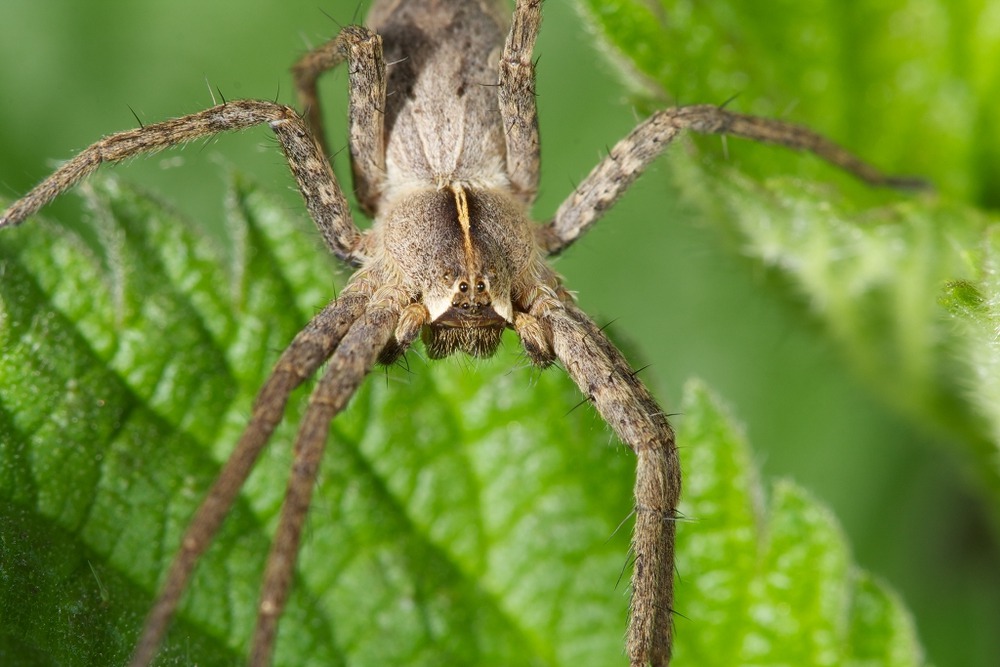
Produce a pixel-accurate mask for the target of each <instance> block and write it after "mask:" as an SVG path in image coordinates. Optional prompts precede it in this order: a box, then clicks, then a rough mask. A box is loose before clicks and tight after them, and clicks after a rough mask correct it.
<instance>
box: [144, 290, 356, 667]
mask: <svg viewBox="0 0 1000 667" xmlns="http://www.w3.org/2000/svg"><path fill="white" fill-rule="evenodd" d="M371 292H372V290H371V289H370V287H369V285H368V284H367V283H366V282H363V281H357V282H352V283H351V284H350V285H348V287H347V288H345V289H344V291H343V292H342V293H341V295H340V297H339V298H338V299H337V300H335V301H333V302H332V303H330V304H329V305H328V306H326V308H324V309H323V310H322V311H320V312H319V314H318V315H316V316H315V317H314V318H313V319H312V321H311V322H309V324H308V325H306V327H305V329H303V330H302V331H301V332H300V333H299V334H298V335H297V336H296V337H295V339H294V340H293V341H292V343H291V344H290V345H289V346H288V348H287V349H286V350H285V352H284V353H283V354H282V355H281V358H280V359H278V362H277V364H276V365H275V367H274V371H273V372H272V373H271V376H270V377H269V378H268V379H267V382H266V383H265V384H264V386H263V388H261V390H260V393H259V394H258V395H257V400H256V402H255V403H254V407H253V411H252V413H251V415H250V421H249V423H248V424H247V427H246V429H245V430H244V431H243V435H242V437H241V438H240V441H239V443H238V444H237V445H236V448H235V449H234V450H233V453H232V454H231V455H230V457H229V460H228V461H226V464H225V465H224V466H223V468H222V471H221V472H220V473H219V476H218V478H217V479H216V480H215V483H214V484H213V485H212V488H211V490H210V491H209V492H208V495H207V496H206V497H205V500H203V501H202V504H201V506H200V507H199V508H198V511H197V512H196V513H195V515H194V518H193V519H192V520H191V523H190V525H189V526H188V528H187V531H186V532H185V533H184V538H183V539H182V540H181V545H180V549H179V550H178V552H177V555H176V556H175V557H174V561H173V563H172V564H171V566H170V571H169V572H168V574H167V578H166V581H164V582H163V586H162V588H161V590H160V594H159V596H158V597H157V599H156V603H155V605H154V606H153V608H152V609H151V610H150V612H149V615H148V616H147V617H146V623H145V626H144V628H143V631H142V635H141V636H140V638H139V641H138V642H137V643H136V647H135V651H134V653H133V655H132V660H131V662H130V665H131V667H145V666H146V665H148V664H149V663H150V662H151V661H152V659H153V656H154V655H155V654H156V650H157V648H158V647H159V645H160V642H161V640H162V639H163V636H164V634H165V633H166V631H167V627H168V626H169V624H170V619H171V617H172V616H173V614H174V610H175V609H176V608H177V603H178V601H179V600H180V597H181V594H182V593H183V592H184V589H185V587H186V586H187V583H188V580H189V579H190V577H191V573H192V572H193V571H194V568H195V565H196V564H197V562H198V559H199V558H200V557H201V555H202V553H204V551H205V549H207V548H208V545H209V544H210V543H211V541H212V538H213V537H214V536H215V533H216V532H217V531H218V529H219V526H220V525H221V524H222V521H223V519H224V518H225V517H226V515H227V514H228V513H229V509H230V507H231V506H232V504H233V502H234V501H235V500H236V496H237V495H238V494H239V492H240V489H241V488H242V487H243V484H244V482H246V479H247V477H249V475H250V471H251V470H252V469H253V466H254V464H255V463H256V461H257V458H258V457H259V456H260V453H261V451H263V449H264V446H265V445H266V444H267V441H268V440H269V439H270V437H271V434H272V433H273V432H274V429H275V428H276V427H277V425H278V423H279V422H280V421H281V418H282V415H283V414H284V412H285V405H286V403H287V402H288V397H289V395H290V394H291V393H292V391H293V390H294V389H295V388H296V387H298V386H299V385H300V384H302V383H303V382H304V381H305V380H306V379H308V378H310V377H312V375H313V373H315V372H316V369H317V368H319V367H320V365H321V364H322V363H323V362H325V361H326V360H327V359H328V358H329V357H330V355H331V354H332V353H333V351H334V350H335V349H337V347H338V344H340V343H341V341H342V340H343V339H344V338H345V334H347V333H348V330H349V329H350V327H351V325H352V324H354V323H355V322H356V321H357V320H358V318H359V317H361V316H362V314H363V313H364V312H365V309H366V306H367V304H368V301H369V296H370V295H371Z"/></svg>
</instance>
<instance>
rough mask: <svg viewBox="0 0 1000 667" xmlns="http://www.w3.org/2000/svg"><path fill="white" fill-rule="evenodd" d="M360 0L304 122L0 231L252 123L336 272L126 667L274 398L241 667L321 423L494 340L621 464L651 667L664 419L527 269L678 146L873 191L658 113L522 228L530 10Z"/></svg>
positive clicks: (310, 73)
mask: <svg viewBox="0 0 1000 667" xmlns="http://www.w3.org/2000/svg"><path fill="white" fill-rule="evenodd" d="M508 12H509V10H508V7H507V0H377V1H376V2H375V3H374V5H373V7H372V9H371V12H370V15H369V23H368V27H367V28H365V27H360V26H348V27H346V28H344V29H343V30H342V31H341V32H340V34H339V35H338V36H337V37H336V38H335V39H333V40H332V41H330V42H329V43H327V44H325V45H323V46H321V47H319V48H317V49H315V50H313V51H311V52H310V53H308V54H307V55H306V56H305V57H303V58H302V59H301V60H300V61H299V62H298V63H297V64H296V65H295V67H294V69H293V72H294V76H295V83H296V87H297V89H298V91H299V97H300V102H301V105H302V108H303V110H304V112H305V116H304V117H303V116H300V115H299V113H298V112H297V111H295V110H294V109H292V108H290V107H287V106H284V105H281V104H277V103H275V102H269V101H261V100H237V101H233V102H226V103H225V104H222V105H219V106H216V107H213V108H210V109H207V110H205V111H202V112H199V113H195V114H191V115H189V116H184V117H182V118H177V119H174V120H169V121H165V122H162V123H156V124H152V125H147V126H145V127H141V128H139V129H136V130H131V131H127V132H121V133H118V134H114V135H111V136H109V137H106V138H104V139H102V140H101V141H99V142H97V143H95V144H94V145H92V146H90V147H89V148H87V149H86V150H85V151H83V152H82V153H80V154H79V155H78V156H76V157H75V158H73V159H72V160H70V161H69V162H67V163H66V164H65V165H63V166H62V167H61V168H59V169H58V170H57V171H56V172H55V173H54V174H52V175H51V176H50V177H49V178H47V179H45V180H44V181H43V182H42V183H41V184H39V185H38V186H37V187H36V188H35V189H33V190H32V191H31V192H29V193H28V194H27V195H26V196H25V197H24V198H22V199H20V200H19V201H17V202H14V204H12V205H11V206H10V207H9V208H8V209H7V211H5V212H4V213H3V214H2V215H0V227H5V226H11V225H16V224H19V223H21V222H23V221H24V220H25V219H26V218H27V217H28V216H30V215H31V214H32V213H34V212H35V211H37V210H38V209H39V208H41V207H42V206H44V205H45V204H46V203H48V202H49V201H51V200H52V199H53V198H54V197H56V196H57V195H58V194H59V193H61V192H63V191H65V190H66V189H68V188H70V187H72V186H73V185H74V184H75V183H77V182H78V181H79V180H80V179H82V178H84V177H85V176H87V175H88V174H90V173H92V172H93V171H94V170H96V169H97V168H98V167H99V166H100V165H101V164H102V163H105V162H117V161H120V160H124V159H127V158H129V157H132V156H135V155H138V154H141V153H147V152H151V151H156V150H160V149H164V148H168V147H171V146H176V145H178V144H181V143H184V142H187V141H191V140H194V139H197V138H199V137H205V136H209V135H212V134H215V133H218V132H223V131H228V130H239V129H243V128H247V127H251V126H254V125H259V124H266V125H268V126H269V127H270V128H271V129H272V131H273V132H274V133H275V135H276V136H277V139H278V142H279V143H280V145H281V148H282V150H283V151H284V153H285V156H286V158H287V160H288V165H289V167H290V169H291V171H292V173H293V175H294V176H295V179H296V181H297V183H298V187H299V190H300V191H301V193H302V196H303V199H304V200H305V204H306V207H307V209H308V210H309V213H310V215H311V216H312V218H313V220H314V221H315V222H316V225H317V227H318V229H319V231H320V233H321V235H322V237H323V239H324V241H325V243H326V245H327V247H328V248H329V249H330V251H331V252H332V253H333V254H334V255H336V256H337V257H338V258H340V259H341V260H343V261H344V262H346V263H347V264H349V265H350V266H352V267H354V268H356V269H357V271H356V273H355V274H354V275H353V276H352V277H351V279H350V281H349V283H348V284H347V286H346V287H345V288H344V289H343V290H342V292H341V294H340V295H339V296H338V297H337V298H336V299H334V300H333V301H332V302H331V303H330V304H329V305H327V306H326V307H325V308H324V309H323V310H322V311H321V312H320V313H319V314H317V315H316V316H315V317H314V318H313V320H312V321H311V322H310V323H309V324H308V325H306V327H305V328H304V329H303V330H302V331H301V332H300V333H299V334H298V335H297V336H296V337H295V339H294V340H293V341H292V342H291V343H290V345H289V346H288V348H287V349H286V350H285V352H284V353H283V354H282V355H281V358H280V359H279V360H278V362H277V364H276V365H275V368H274V371H273V373H272V375H271V376H270V377H269V379H268V380H267V382H266V383H265V384H264V386H263V387H262V388H261V390H260V393H259V395H258V397H257V401H256V403H255V405H254V408H253V411H252V413H251V416H250V419H249V423H248V424H247V427H246V430H245V431H244V433H243V436H242V437H241V438H240V441H239V443H237V445H236V448H235V450H234V452H233V454H232V455H231V457H230V458H229V460H228V461H227V463H226V464H225V466H224V467H223V470H222V472H221V473H220V475H219V478H218V480H217V481H216V483H215V485H214V486H213V487H212V489H211V490H210V491H209V493H208V495H207V497H206V499H205V500H204V502H203V504H202V505H201V507H200V509H199V510H198V512H197V514H196V515H195V517H194V518H193V519H192V521H191V524H190V526H189V528H188V530H187V533H186V534H185V536H184V538H183V540H182V542H181V544H180V546H179V548H178V552H177V556H176V558H175V560H174V563H173V565H172V567H171V569H170V572H169V574H168V575H167V578H166V580H165V582H164V584H163V589H162V591H161V593H160V595H159V597H158V598H157V601H156V604H155V606H154V608H153V609H152V611H151V612H150V614H149V616H148V618H147V620H146V625H145V629H144V631H143V634H142V637H141V638H140V640H139V643H138V645H137V647H136V650H135V654H134V656H133V664H134V665H137V666H139V665H147V664H148V663H149V662H150V661H151V660H152V659H153V657H154V655H155V653H156V651H157V647H158V645H159V643H160V640H161V638H162V637H163V634H164V633H165V631H166V629H167V626H168V625H169V622H170V618H171V616H172V614H173V612H174V609H175V608H176V606H177V603H178V600H179V598H180V596H181V593H182V592H183V591H184V589H185V587H186V586H187V583H188V581H189V579H190V576H191V573H192V571H193V569H194V567H195V564H196V562H197V560H198V558H199V557H200V555H201V554H202V553H203V552H204V550H205V549H206V548H207V547H208V544H209V543H210V542H211V540H212V537H213V535H214V534H215V533H216V531H217V529H218V527H219V525H220V524H221V522H222V520H223V518H224V517H225V516H226V514H227V512H228V511H229V508H230V507H231V505H232V504H233V502H234V500H235V499H236V497H237V495H238V493H239V490H240V488H241V487H242V485H243V483H244V482H245V481H246V479H247V477H248V475H249V474H250V471H251V469H252V467H253V464H254V463H255V461H256V460H257V458H258V456H259V454H260V452H261V451H262V450H263V448H264V446H265V444H266V443H267V441H268V439H269V438H270V436H271V434H272V433H273V431H274V429H275V428H276V426H277V425H278V423H279V422H280V421H281V419H282V416H283V414H284V409H285V406H286V403H287V401H288V398H289V395H290V394H291V392H292V391H293V390H294V389H295V388H296V387H297V386H299V385H300V384H302V383H303V382H304V381H305V380H306V379H307V378H309V377H311V376H312V375H313V374H314V373H316V372H317V370H318V369H319V368H320V367H321V366H322V365H323V364H327V368H326V370H325V372H324V375H323V377H322V379H321V380H320V381H319V382H318V384H317V386H316V388H315V390H314V392H313V395H312V398H311V400H310V402H309V407H308V409H307V411H306V414H305V416H304V417H303V420H302V422H301V424H300V426H299V434H298V439H297V441H296V446H295V463H294V465H293V469H292V473H291V478H290V480H289V483H288V488H287V494H286V501H285V504H284V506H283V510H282V516H281V520H280V523H279V526H278V529H277V533H276V535H275V538H274V542H273V545H272V550H271V554H270V556H269V558H268V564H267V570H266V573H265V577H264V582H263V586H262V592H261V601H260V607H259V613H258V621H257V628H256V630H255V633H254V638H253V641H252V646H251V658H250V662H251V664H255V665H263V664H266V663H267V662H269V661H270V656H271V653H272V651H273V648H274V640H275V632H276V627H277V622H278V618H279V616H280V615H281V611H282V609H283V608H284V605H285V601H286V599H287V595H288V590H289V587H290V585H291V581H292V569H293V564H294V558H295V554H296V553H297V551H298V546H299V539H300V535H301V531H302V526H303V522H304V517H305V513H306V510H307V508H308V505H309V500H310V497H311V493H312V488H313V484H314V482H315V479H316V475H317V470H318V467H319V462H320V459H321V457H322V452H323V447H324V445H325V443H326V440H327V434H328V431H329V426H330V421H331V420H332V419H333V417H334V416H335V415H337V414H338V413H339V412H340V411H341V410H342V409H343V408H344V406H345V405H346V403H347V401H348V400H349V399H350V397H351V396H352V395H353V393H354V392H355V390H356V389H357V387H358V386H359V385H360V383H361V381H362V380H363V379H364V377H365V375H366V374H367V373H368V372H369V371H370V370H371V369H372V367H373V366H374V365H375V364H376V363H377V362H379V361H381V362H385V363H388V362H391V361H393V360H394V359H396V358H397V357H398V356H399V355H400V354H402V352H404V351H405V350H406V349H407V347H408V346H410V345H411V344H412V343H413V342H414V341H415V340H416V338H417V337H418V336H421V335H422V337H423V340H424V344H425V346H426V349H427V352H428V355H429V356H430V357H432V358H439V357H444V356H447V355H450V354H452V353H456V352H463V353H466V354H470V355H473V356H490V355H492V354H493V353H494V352H495V351H496V349H497V346H498V345H499V342H500V337H501V335H502V333H503V331H504V330H505V329H513V330H514V331H515V332H517V334H518V336H519V337H520V339H521V342H522V345H523V346H524V349H525V351H526V353H527V355H528V356H529V358H530V359H531V360H532V361H533V362H534V363H535V364H537V365H538V366H542V367H544V366H548V365H550V364H551V363H553V362H554V361H556V360H558V361H559V362H560V363H561V364H562V366H563V367H564V368H565V370H566V372H567V373H568V374H569V375H570V376H571V377H572V379H573V380H574V382H575V383H576V384H577V385H578V386H579V387H580V389H581V390H582V392H583V393H584V395H585V397H586V398H587V399H588V400H589V401H591V402H592V403H593V405H594V406H595V407H596V409H597V410H598V412H599V413H600V414H601V416H602V417H603V418H604V420H605V421H606V422H607V423H608V425H609V426H610V427H611V428H612V429H614V431H615V433H616V434H617V435H618V436H619V437H620V438H621V440H622V442H623V443H625V444H626V445H627V446H628V447H629V448H630V449H631V450H632V451H633V452H634V453H635V455H636V483H635V511H634V515H635V530H634V533H633V539H632V558H633V560H634V568H633V573H632V603H631V610H630V619H629V627H628V632H627V639H626V643H627V653H628V656H629V660H630V662H631V664H632V665H633V666H634V667H639V666H643V667H644V666H646V665H655V666H658V667H662V666H664V665H666V664H667V663H668V662H669V660H670V650H671V648H670V647H671V639H672V620H671V614H672V613H673V611H672V610H673V604H674V602H673V558H674V532H675V522H674V519H675V512H676V508H677V502H678V498H679V496H680V469H679V466H678V462H677V449H676V446H675V444H674V435H673V431H672V430H671V428H670V426H669V424H668V423H667V419H666V417H665V416H664V412H663V411H662V410H661V409H660V408H659V407H658V406H657V404H656V402H655V401H654V400H653V398H652V397H651V395H650V394H649V392H648V391H647V390H646V388H645V387H644V386H643V385H642V383H641V382H640V381H639V380H638V379H637V378H636V374H635V373H634V372H633V371H632V369H631V368H630V367H629V365H628V363H627V362H626V360H625V358H624V357H623V356H622V354H621V353H620V352H619V351H618V350H617V349H616V348H615V346H614V345H613V344H612V343H611V341H610V340H609V339H608V338H607V336H606V335H605V334H604V333H603V332H602V331H601V329H600V328H599V327H598V326H596V325H595V324H594V323H593V321H592V320H591V319H590V318H589V317H587V315H585V314H584V313H583V312H582V311H581V310H580V309H579V308H578V307H577V306H576V304H575V302H574V299H573V297H572V296H571V295H570V293H569V292H568V291H567V290H565V289H564V288H563V287H562V285H561V282H560V280H559V278H558V277H557V276H556V275H555V273H554V272H553V271H552V270H551V269H550V268H549V267H548V264H547V263H546V261H545V257H546V256H547V255H554V254H558V253H560V252H562V251H563V250H565V249H566V248H567V247H568V246H569V245H570V244H572V243H573V242H574V241H575V240H576V239H577V238H579V237H580V236H581V235H582V234H583V233H584V232H585V231H586V230H587V229H588V228H589V227H590V226H591V225H592V224H594V222H596V221H597V220H598V219H599V218H600V216H601V214H602V213H603V212H604V211H605V210H606V209H607V208H608V207H610V206H611V205H612V204H614V202H615V201H616V200H617V199H618V198H619V197H620V196H621V194H622V193H623V192H624V191H625V190H626V189H627V188H628V187H629V185H631V183H632V182H633V181H634V180H635V179H636V178H637V177H638V175H639V174H640V173H641V172H642V170H643V169H644V168H645V167H646V166H647V165H648V164H649V163H650V162H651V161H652V160H654V159H655V158H656V157H657V156H658V155H659V154H660V153H661V152H662V151H663V150H664V148H665V147H666V146H667V145H668V144H669V143H670V142H671V141H672V140H673V139H674V138H675V137H676V136H677V134H678V133H679V132H680V131H681V130H682V129H685V128H687V129H692V130H695V131H698V132H712V133H725V134H733V135H739V136H743V137H747V138H750V139H755V140H759V141H768V142H773V143H779V144H784V145H787V146H790V147H792V148H798V149H805V150H809V151H812V152H813V153H816V154H817V155H819V156H820V157H822V158H824V159H826V160H828V161H830V162H832V163H834V164H836V165H838V166H840V167H843V168H845V169H847V170H849V171H851V172H852V173H854V174H855V175H857V176H858V177H860V178H862V179H864V180H866V181H868V182H870V183H873V184H880V185H907V184H909V183H910V182H909V181H907V180H900V179H891V178H887V177H884V176H883V175H882V174H880V173H879V172H878V171H876V170H874V169H873V168H871V167H870V166H868V165H866V164H865V163H863V162H861V161H860V160H858V159H857V158H855V157H854V156H852V155H850V154H849V153H847V152H846V151H844V150H843V149H841V148H840V147H838V146H836V145H835V144H833V143H832V142H830V141H828V140H826V139H824V138H822V137H820V136H818V135H816V134H815V133H812V132H810V131H809V130H806V129H804V128H801V127H797V126H793V125H789V124H786V123H782V122H778V121H772V120H767V119H762V118H756V117H752V116H746V115H742V114H737V113H733V112H729V111H726V110H724V109H720V108H718V107H714V106H707V105H702V106H688V107H677V108H672V109H665V110H662V111H660V112H657V113H655V114H653V115H652V116H651V117H650V118H648V119H647V120H645V121H643V122H642V123H640V124H639V126H638V127H636V129H635V130H633V131H632V132H631V133H630V134H629V135H628V136H627V137H625V138H624V139H622V140H621V141H620V142H619V143H618V144H617V145H615V146H614V148H612V149H611V151H610V154H609V155H608V156H607V157H606V158H605V159H604V160H603V161H601V162H600V163H599V164H598V165H597V166H596V167H595V168H594V169H593V171H591V173H590V175H589V176H587V178H586V179H584V181H583V182H581V183H580V184H579V186H578V187H577V188H576V189H575V190H574V191H573V193H572V194H571V195H570V196H569V198H568V199H567V200H566V201H565V202H564V203H563V205H562V206H560V207H559V209H558V211H557V212H556V214H555V216H554V217H553V218H552V219H551V220H550V221H548V222H547V223H545V224H542V225H536V224H534V223H532V222H530V217H529V208H530V205H531V204H532V202H533V201H534V199H535V193H536V192H537V189H538V170H539V141H538V126H537V118H536V109H535V91H534V63H533V61H532V49H533V47H534V42H535V37H536V35H537V32H538V28H539V24H540V21H541V0H517V2H516V6H515V9H514V13H513V19H512V20H511V21H508V19H507V16H508V15H509V14H508ZM345 60H346V61H348V63H349V76H350V107H351V109H350V149H351V160H352V167H353V174H354V190H355V193H356V194H357V196H358V202H359V205H360V207H361V209H362V211H364V212H365V213H367V214H369V215H371V216H372V217H373V218H374V221H375V222H374V225H373V227H372V228H371V230H369V231H367V232H362V231H360V230H359V229H358V228H357V227H356V226H355V225H354V223H353V221H352V219H351V213H350V209H349V207H348V204H347V201H346V199H345V197H344V195H343V192H342V190H341V188H340V186H339V185H338V183H337V180H336V178H335V177H334V175H333V171H332V170H331V168H330V163H329V161H328V159H327V157H326V156H327V155H328V154H329V151H328V150H327V148H326V147H327V143H326V140H325V137H324V131H323V124H322V114H321V109H320V104H319V100H318V98H317V94H316V80H317V78H318V77H319V76H320V75H321V74H322V73H324V72H326V71H328V70H329V69H331V68H333V67H335V66H337V65H338V64H340V63H342V62H344V61H345Z"/></svg>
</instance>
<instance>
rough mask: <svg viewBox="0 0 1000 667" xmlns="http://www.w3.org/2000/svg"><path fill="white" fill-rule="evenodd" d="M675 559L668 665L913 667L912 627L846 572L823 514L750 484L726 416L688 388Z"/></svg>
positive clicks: (839, 543)
mask: <svg viewBox="0 0 1000 667" xmlns="http://www.w3.org/2000/svg"><path fill="white" fill-rule="evenodd" d="M682 414H683V417H682V419H681V428H680V430H679V432H678V435H677V437H678V442H680V443H681V465H682V467H683V469H684V470H685V472H686V473H687V479H686V482H685V491H684V499H683V502H682V504H681V510H682V514H683V515H684V516H685V517H686V518H687V519H689V520H690V522H691V523H690V524H688V523H684V524H682V530H681V531H679V535H680V537H679V538H678V548H677V571H678V573H679V580H680V584H679V590H678V599H679V600H680V604H681V607H680V609H679V611H680V612H681V614H683V617H682V618H680V619H678V620H677V622H676V624H675V625H676V627H677V648H676V652H675V655H676V662H675V664H678V665H696V664H697V665H756V664H760V665H922V664H924V663H923V653H922V649H921V648H920V645H919V642H918V641H917V639H916V633H915V630H914V627H913V622H912V619H911V618H910V616H909V614H908V613H907V612H906V610H905V608H904V607H903V606H902V605H901V604H900V602H899V601H898V600H897V599H896V598H895V596H894V594H893V593H892V592H890V591H889V590H887V589H886V588H885V587H884V586H882V585H881V584H879V583H878V582H876V581H874V580H873V579H872V578H871V576H870V575H868V574H865V573H864V572H862V571H860V570H859V569H858V568H857V567H856V566H855V565H853V564H852V563H851V558H850V553H849V550H848V547H847V544H846V541H845V539H844V536H843V534H842V532H841V530H840V528H839V526H838V525H837V523H836V520H835V519H834V517H833V516H832V514H831V513H830V511H829V510H827V509H826V508H824V507H823V506H822V505H820V504H819V503H818V502H817V501H816V500H815V499H813V498H811V497H810V496H809V494H808V493H807V492H806V491H805V490H803V489H802V488H800V487H798V486H796V485H795V484H793V483H792V482H790V481H778V482H776V483H774V484H773V485H772V486H771V489H770V497H769V498H768V499H767V500H765V499H764V491H763V489H762V488H761V485H760V483H759V481H758V480H757V478H756V476H755V472H754V467H753V464H752V460H753V455H752V452H751V451H750V448H749V446H748V444H747V443H746V441H745V439H744V438H743V436H742V435H741V433H740V432H739V431H738V429H737V428H736V427H735V426H734V425H733V421H732V418H731V417H729V416H728V415H727V413H726V411H725V409H724V408H722V407H721V406H720V405H719V402H718V400H717V399H715V398H714V397H713V396H712V395H711V394H710V392H709V391H708V390H707V389H706V388H705V387H704V386H703V385H702V384H700V383H698V382H693V383H689V385H688V386H687V387H686V390H685V399H684V404H683V406H682Z"/></svg>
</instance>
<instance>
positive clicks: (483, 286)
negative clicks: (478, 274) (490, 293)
mask: <svg viewBox="0 0 1000 667" xmlns="http://www.w3.org/2000/svg"><path fill="white" fill-rule="evenodd" d="M485 289H486V283H484V282H483V281H482V280H480V281H479V282H478V283H476V291H477V292H482V291H483V290H485Z"/></svg>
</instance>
